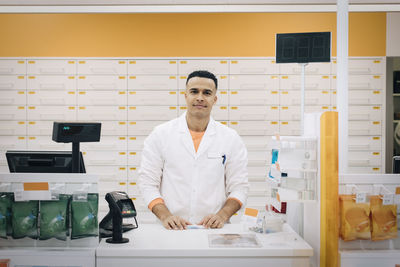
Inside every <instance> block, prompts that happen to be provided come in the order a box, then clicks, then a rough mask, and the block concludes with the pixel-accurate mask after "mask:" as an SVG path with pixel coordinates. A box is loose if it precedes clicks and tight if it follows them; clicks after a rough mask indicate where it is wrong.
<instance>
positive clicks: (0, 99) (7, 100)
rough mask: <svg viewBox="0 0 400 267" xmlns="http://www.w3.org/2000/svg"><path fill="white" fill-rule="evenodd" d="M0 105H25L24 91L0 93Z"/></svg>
mask: <svg viewBox="0 0 400 267" xmlns="http://www.w3.org/2000/svg"><path fill="white" fill-rule="evenodd" d="M0 105H17V106H25V105H26V94H25V91H17V90H4V91H1V92H0Z"/></svg>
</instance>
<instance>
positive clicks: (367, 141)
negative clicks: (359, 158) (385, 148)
mask: <svg viewBox="0 0 400 267" xmlns="http://www.w3.org/2000/svg"><path fill="white" fill-rule="evenodd" d="M348 148H349V151H360V150H361V151H366V150H369V151H381V150H382V139H381V137H380V136H349V144H348Z"/></svg>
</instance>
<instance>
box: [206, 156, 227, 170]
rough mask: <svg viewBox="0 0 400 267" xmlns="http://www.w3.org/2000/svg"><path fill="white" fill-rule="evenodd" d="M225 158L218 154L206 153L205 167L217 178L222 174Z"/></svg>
mask: <svg viewBox="0 0 400 267" xmlns="http://www.w3.org/2000/svg"><path fill="white" fill-rule="evenodd" d="M225 161H226V156H225V154H224V153H220V152H212V151H210V152H208V154H207V163H208V164H207V165H208V166H209V167H210V171H212V172H214V173H215V174H216V175H217V176H221V175H223V173H224V168H225Z"/></svg>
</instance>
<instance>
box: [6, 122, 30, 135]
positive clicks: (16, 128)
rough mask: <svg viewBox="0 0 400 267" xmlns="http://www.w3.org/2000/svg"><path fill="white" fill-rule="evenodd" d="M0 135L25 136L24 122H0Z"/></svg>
mask: <svg viewBox="0 0 400 267" xmlns="http://www.w3.org/2000/svg"><path fill="white" fill-rule="evenodd" d="M0 135H18V136H21V135H22V136H25V135H26V122H25V121H0Z"/></svg>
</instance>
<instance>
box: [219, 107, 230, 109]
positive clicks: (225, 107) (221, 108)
mask: <svg viewBox="0 0 400 267" xmlns="http://www.w3.org/2000/svg"><path fill="white" fill-rule="evenodd" d="M220 109H228V107H220Z"/></svg>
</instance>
